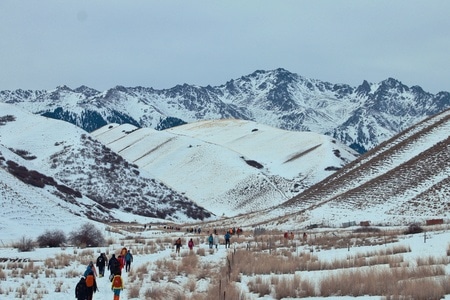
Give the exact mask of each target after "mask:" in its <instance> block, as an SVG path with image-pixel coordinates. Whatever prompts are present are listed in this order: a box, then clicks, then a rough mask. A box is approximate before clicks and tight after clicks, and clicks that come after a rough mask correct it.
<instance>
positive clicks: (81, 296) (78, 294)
mask: <svg viewBox="0 0 450 300" xmlns="http://www.w3.org/2000/svg"><path fill="white" fill-rule="evenodd" d="M75 298H77V300H86V299H87V287H86V279H85V278H84V277H83V276H82V277H81V278H80V281H78V283H77V285H76V286H75Z"/></svg>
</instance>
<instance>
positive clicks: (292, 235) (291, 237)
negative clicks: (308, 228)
mask: <svg viewBox="0 0 450 300" xmlns="http://www.w3.org/2000/svg"><path fill="white" fill-rule="evenodd" d="M289 239H291V240H293V239H294V233H293V232H292V231H291V235H290V236H289Z"/></svg>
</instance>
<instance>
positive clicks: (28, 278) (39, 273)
mask: <svg viewBox="0 0 450 300" xmlns="http://www.w3.org/2000/svg"><path fill="white" fill-rule="evenodd" d="M126 229H132V231H130V232H126V231H125V230H126ZM353 229H355V228H353ZM399 229H400V231H401V230H403V229H401V228H399ZM424 229H425V230H426V231H425V233H418V234H414V235H398V236H397V237H396V238H395V239H394V242H386V243H380V244H379V245H365V246H358V245H357V242H351V243H349V245H348V246H347V247H342V248H335V247H331V248H329V247H326V246H324V245H323V244H321V243H322V242H320V241H323V240H324V239H323V237H327V236H328V237H329V239H332V238H333V236H334V237H336V236H339V237H342V239H344V240H345V239H346V238H356V237H357V234H355V233H354V231H352V229H345V230H344V229H336V230H335V231H330V230H324V229H315V230H313V231H312V230H309V231H307V233H308V234H309V235H308V242H307V243H304V242H303V241H302V240H301V239H300V237H301V234H302V232H295V237H294V240H289V241H286V240H284V239H283V237H282V235H281V234H278V233H276V235H270V234H269V233H267V235H264V236H259V237H258V236H253V232H252V231H251V229H248V230H247V229H244V236H245V237H243V236H241V237H240V238H238V237H237V236H233V237H232V241H231V248H230V249H225V247H224V245H223V244H222V243H223V235H222V234H221V233H220V234H219V237H220V239H221V244H220V245H219V247H218V250H212V251H210V249H209V246H208V244H207V237H208V229H207V228H204V229H203V230H202V232H201V233H200V234H198V233H190V232H187V230H186V229H180V230H165V229H164V228H163V227H162V226H160V227H159V228H156V226H152V228H151V229H149V228H146V230H144V229H143V228H140V227H136V228H125V227H122V228H120V229H117V230H115V232H112V231H106V232H105V235H104V236H105V239H106V240H107V242H108V243H109V245H108V246H104V247H92V248H89V247H88V248H83V249H80V248H74V247H66V248H45V249H41V248H36V249H35V250H34V251H31V252H18V251H17V249H14V248H12V247H11V245H5V244H1V247H0V298H1V299H17V298H20V299H51V300H66V299H73V298H74V295H75V293H74V290H75V286H76V284H77V282H78V281H79V279H80V277H81V276H82V274H83V272H84V270H85V268H86V265H87V263H88V262H89V261H90V260H93V261H95V259H96V258H97V257H98V255H99V254H100V253H101V252H105V253H106V254H107V256H108V258H110V257H111V255H112V254H113V253H115V254H116V256H117V255H118V254H119V251H120V249H122V248H123V247H127V248H128V249H130V250H131V252H132V253H133V254H134V261H133V263H132V270H131V272H130V273H126V272H124V273H123V278H124V282H125V290H124V291H123V292H122V294H121V299H155V298H150V295H151V292H152V291H153V292H155V291H159V293H160V294H159V295H162V296H161V297H162V298H161V299H207V298H204V297H205V295H207V293H208V290H209V289H211V285H213V284H216V285H217V281H216V282H214V280H213V279H212V277H214V276H216V275H217V274H218V273H220V272H221V271H220V269H221V268H223V267H226V266H227V264H228V259H232V257H233V253H236V252H237V251H248V250H246V249H247V247H249V249H250V250H249V251H250V253H251V255H256V254H257V253H261V251H260V250H257V249H259V248H258V243H259V242H260V243H261V244H262V243H263V241H264V239H267V240H269V239H270V240H271V245H272V241H273V245H274V247H272V248H271V249H266V250H263V252H265V253H269V252H272V251H273V252H274V253H273V254H274V255H275V256H277V255H276V254H275V253H281V252H282V251H289V252H291V254H292V255H293V256H302V255H313V256H314V257H316V259H317V261H320V262H322V263H324V264H325V263H332V262H335V261H349V260H350V259H351V258H355V257H364V256H367V255H369V256H370V255H373V253H383V252H394V251H393V249H396V248H400V249H408V250H407V251H405V252H402V253H394V254H392V255H393V256H397V257H398V256H400V257H402V259H401V260H402V264H403V265H405V266H406V265H407V266H408V267H410V268H415V267H416V266H417V262H418V260H417V259H418V258H421V259H423V260H425V261H429V260H434V261H438V263H436V264H437V265H440V266H441V267H443V268H444V269H445V276H444V277H445V278H446V280H448V274H449V272H450V268H449V266H448V251H449V247H450V246H449V245H450V244H449V240H450V231H449V230H448V226H446V225H441V227H434V228H429V227H425V228H424ZM391 230H393V229H392V228H389V229H381V231H380V232H379V233H377V234H375V237H376V238H378V239H381V240H383V239H384V240H387V239H386V237H385V236H384V235H385V232H389V231H391ZM211 232H212V230H211ZM22 234H23V233H18V241H19V239H20V236H21V235H22ZM178 237H181V238H182V239H183V247H182V249H181V254H180V255H179V256H178V255H176V254H175V249H174V247H173V243H174V241H175V240H176V239H177V238H178ZM190 238H193V240H194V241H195V243H196V245H195V246H194V250H193V253H194V255H195V256H196V257H197V258H198V262H197V263H196V264H197V268H196V267H195V266H192V272H191V271H190V269H189V267H188V266H186V265H185V264H186V262H189V261H190V260H189V255H188V253H189V252H190V250H189V249H188V247H187V241H188V240H189V239H190ZM1 240H2V235H1V234H0V241H1ZM325 240H326V238H325ZM350 240H351V239H350ZM362 240H364V239H362ZM61 261H67V263H66V265H64V264H63V263H57V262H61ZM52 262H56V263H55V265H56V266H52ZM442 262H444V263H442ZM386 267H387V266H386V265H385V264H374V265H373V266H369V267H359V268H337V269H334V270H319V271H314V270H310V271H304V270H303V271H301V270H298V271H296V272H295V275H298V276H299V277H300V278H301V279H302V280H305V281H308V282H310V283H311V284H312V285H313V286H315V287H316V290H317V289H318V286H319V283H320V281H321V280H324V279H326V278H327V277H329V276H331V274H341V272H342V273H345V272H349V271H356V270H362V269H364V268H366V269H368V270H369V271H375V270H381V269H382V268H386ZM171 268H173V269H171ZM168 271H169V272H170V274H168V273H167V272H168ZM105 274H107V275H109V271H106V273H105ZM209 276H211V277H209ZM273 276H277V277H278V278H280V276H281V277H283V276H286V278H291V277H292V276H293V274H286V275H282V274H255V275H250V276H247V275H241V276H240V280H239V282H233V283H232V284H233V285H235V286H236V287H237V288H238V289H239V290H240V293H241V296H240V297H241V298H240V299H287V298H279V297H277V295H276V293H275V292H274V291H275V287H274V286H272V291H271V292H270V294H266V295H263V296H259V295H257V294H256V293H252V292H251V291H250V290H249V288H248V284H249V283H250V282H252V281H253V282H255V280H256V279H255V278H256V277H260V278H267V280H268V281H269V282H270V278H271V277H273ZM436 278H438V277H436ZM224 279H226V276H225V278H224ZM411 280H414V278H411ZM436 280H437V279H436ZM225 281H226V280H224V282H225ZM97 283H98V288H99V291H98V292H97V293H95V295H94V299H95V300H99V299H109V300H110V299H113V293H112V291H111V289H110V282H109V280H108V278H107V276H105V277H103V278H97ZM355 284H357V283H355ZM136 289H137V290H139V295H138V296H136V295H134V297H133V296H132V295H131V294H132V292H133V290H134V291H136ZM164 293H165V294H164ZM180 295H182V298H180V297H181V296H180ZM202 295H203V296H202ZM319 296H320V295H319ZM319 296H314V297H309V299H313V300H316V299H325V298H327V299H340V300H344V299H361V300H366V299H383V298H382V297H381V296H357V297H351V295H349V296H332V297H319ZM156 299H159V298H156ZM217 299H219V298H217ZM226 299H231V298H226ZM289 299H296V298H289ZM413 299H421V298H420V297H414V295H413ZM445 299H450V294H449V295H446V296H445Z"/></svg>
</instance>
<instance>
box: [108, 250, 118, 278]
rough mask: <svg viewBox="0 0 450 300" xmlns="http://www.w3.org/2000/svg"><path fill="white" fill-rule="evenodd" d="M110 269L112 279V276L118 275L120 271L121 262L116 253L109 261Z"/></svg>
mask: <svg viewBox="0 0 450 300" xmlns="http://www.w3.org/2000/svg"><path fill="white" fill-rule="evenodd" d="M108 269H109V271H110V272H111V275H110V279H112V276H114V275H116V274H117V273H118V272H120V262H119V260H118V259H117V258H116V255H115V254H113V255H112V256H111V258H110V259H109V263H108Z"/></svg>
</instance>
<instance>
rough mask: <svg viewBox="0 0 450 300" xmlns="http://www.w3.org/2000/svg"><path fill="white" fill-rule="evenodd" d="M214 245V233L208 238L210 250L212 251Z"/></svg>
mask: <svg viewBox="0 0 450 300" xmlns="http://www.w3.org/2000/svg"><path fill="white" fill-rule="evenodd" d="M213 243H214V238H213V236H212V233H211V234H210V235H209V237H208V244H209V249H212V247H213Z"/></svg>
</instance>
